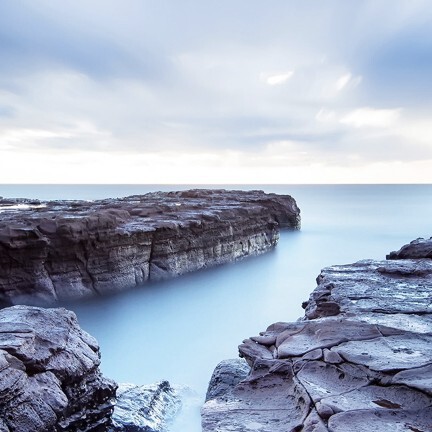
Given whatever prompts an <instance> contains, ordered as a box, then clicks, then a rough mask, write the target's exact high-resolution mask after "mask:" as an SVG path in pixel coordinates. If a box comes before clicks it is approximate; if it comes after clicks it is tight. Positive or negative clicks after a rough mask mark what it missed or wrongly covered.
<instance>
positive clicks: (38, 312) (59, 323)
mask: <svg viewBox="0 0 432 432" xmlns="http://www.w3.org/2000/svg"><path fill="white" fill-rule="evenodd" d="M99 357H100V356H99V347H98V345H97V342H96V341H95V339H93V338H92V337H91V336H90V335H88V334H87V333H85V332H84V331H83V330H81V329H80V327H79V326H78V323H77V320H76V316H75V314H74V313H73V312H70V311H67V310H66V309H62V308H59V309H42V308H36V307H30V306H14V307H11V308H6V309H2V310H0V430H1V431H11V432H12V431H20V432H46V431H78V430H79V431H96V430H100V431H102V430H106V428H107V427H108V425H109V424H110V421H111V413H112V411H113V405H114V397H115V390H116V387H117V386H116V384H115V383H114V382H112V381H110V380H108V379H106V378H104V377H103V376H102V375H101V373H100V371H99V368H98V366H99V363H100V360H99Z"/></svg>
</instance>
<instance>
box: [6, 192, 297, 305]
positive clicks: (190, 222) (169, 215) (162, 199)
mask: <svg viewBox="0 0 432 432" xmlns="http://www.w3.org/2000/svg"><path fill="white" fill-rule="evenodd" d="M299 227H300V211H299V209H298V207H297V205H296V203H295V201H294V199H293V198H292V197H290V196H288V195H286V196H280V195H275V194H265V193H263V192H261V191H251V192H242V191H225V190H190V191H184V192H170V193H162V192H157V193H150V194H146V195H142V196H131V197H127V198H122V199H107V200H102V201H93V202H84V201H51V202H46V203H41V202H35V201H28V200H0V302H2V303H3V304H4V305H11V304H18V303H28V304H49V303H55V302H57V301H61V300H67V299H79V298H83V297H88V296H92V295H98V294H105V293H110V292H115V291H119V290H123V289H128V288H132V287H134V286H136V285H139V284H142V283H144V282H147V281H150V280H160V279H165V278H170V277H174V276H177V275H180V274H184V273H187V272H191V271H194V270H198V269H201V268H204V267H208V266H214V265H218V264H222V263H226V262H230V261H235V260H237V259H241V258H243V257H245V256H248V255H256V254H260V253H263V252H265V251H267V250H269V249H271V248H273V247H274V246H275V245H276V243H277V241H278V239H279V228H290V229H299Z"/></svg>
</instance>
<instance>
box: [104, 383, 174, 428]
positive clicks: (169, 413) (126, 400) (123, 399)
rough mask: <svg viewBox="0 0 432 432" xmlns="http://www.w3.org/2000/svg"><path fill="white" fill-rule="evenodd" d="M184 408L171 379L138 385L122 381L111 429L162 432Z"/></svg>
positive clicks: (118, 390)
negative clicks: (169, 380) (171, 384)
mask: <svg viewBox="0 0 432 432" xmlns="http://www.w3.org/2000/svg"><path fill="white" fill-rule="evenodd" d="M180 408H181V401H180V396H179V395H178V393H177V391H176V390H174V389H173V388H172V387H171V386H170V384H169V383H168V381H162V382H160V383H157V384H152V385H145V386H137V385H134V384H119V387H118V389H117V402H116V405H115V408H114V413H113V416H112V419H113V425H112V426H111V427H110V429H109V431H110V432H162V431H165V430H167V427H168V424H169V422H170V421H171V420H172V419H173V418H174V417H175V415H176V414H177V412H178V411H179V409H180Z"/></svg>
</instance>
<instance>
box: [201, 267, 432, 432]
mask: <svg viewBox="0 0 432 432" xmlns="http://www.w3.org/2000/svg"><path fill="white" fill-rule="evenodd" d="M317 282H318V286H317V288H316V289H315V291H313V293H312V294H311V296H310V299H309V301H308V302H305V304H304V307H305V309H306V310H305V317H304V319H302V320H301V321H297V322H294V323H276V324H273V325H271V326H270V327H268V329H267V330H266V331H265V332H263V333H261V334H260V335H259V336H256V337H251V338H250V339H247V340H245V341H244V342H243V344H242V345H240V347H239V350H240V355H241V356H242V357H244V358H245V359H246V360H247V362H248V364H249V365H250V367H251V370H250V372H249V374H248V376H247V377H246V378H245V379H243V380H241V381H240V382H236V380H235V379H233V382H234V384H233V385H229V386H227V388H226V390H225V391H224V392H222V393H220V392H219V393H218V394H216V396H214V397H213V396H211V397H210V398H209V400H208V401H207V402H206V404H205V405H204V407H203V409H202V423H203V430H204V431H205V432H207V431H208V432H210V431H218V432H225V431H227V432H228V431H230V432H234V431H242V432H248V431H255V432H256V431H259V432H279V431H280V432H282V431H283V432H287V431H292V432H294V431H296V432H300V431H303V432H328V431H330V432H363V431H369V430H379V431H380V432H394V431H408V432H427V431H431V430H432V315H431V313H432V304H431V296H432V260H430V259H413V260H408V259H403V260H398V261H372V260H365V261H360V262H358V263H355V264H352V265H344V266H332V267H329V268H326V269H324V270H322V272H321V274H320V275H319V276H318V279H317ZM225 370H226V368H225ZM232 375H233V376H234V375H235V374H232ZM224 380H225V382H229V381H230V380H229V379H227V378H226V377H225V378H224ZM209 393H210V394H212V390H211V389H210V391H209Z"/></svg>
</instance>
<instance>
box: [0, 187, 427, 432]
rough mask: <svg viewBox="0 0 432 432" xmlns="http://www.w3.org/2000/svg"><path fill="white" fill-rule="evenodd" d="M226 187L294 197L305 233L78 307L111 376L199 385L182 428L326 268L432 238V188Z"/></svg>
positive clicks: (83, 195)
mask: <svg viewBox="0 0 432 432" xmlns="http://www.w3.org/2000/svg"><path fill="white" fill-rule="evenodd" d="M189 187H192V186H167V185H164V186H158V185H91V186H85V185H68V186H64V185H56V186H38V185H35V186H29V185H7V186H5V185H0V196H4V197H17V196H21V197H31V198H40V199H78V198H79V199H97V198H106V197H119V196H127V195H131V194H139V193H145V192H148V191H152V190H175V189H187V188H189ZM218 187H219V186H218ZM224 187H226V188H236V189H263V190H265V191H267V192H277V193H289V194H291V195H292V196H293V197H294V198H295V199H296V200H297V203H298V205H299V207H300V209H301V212H302V230H301V231H300V232H283V233H282V236H281V239H280V242H279V245H278V246H277V248H276V249H275V250H274V251H272V252H270V253H268V254H266V255H262V256H260V257H254V258H250V259H247V260H244V261H242V262H239V263H236V264H229V265H225V266H222V267H218V268H215V269H211V270H206V271H202V272H198V273H194V274H190V275H186V276H182V277H180V278H178V279H174V280H171V281H167V282H162V283H158V284H155V285H151V286H146V287H142V288H140V289H134V290H132V291H129V292H126V293H123V294H120V295H116V296H113V297H109V298H103V299H95V300H92V301H89V302H87V303H84V304H79V305H78V304H75V305H71V307H72V308H73V310H74V311H75V312H76V313H77V315H78V318H79V321H80V324H81V325H82V327H83V328H84V329H86V330H87V331H88V332H90V333H91V334H93V335H94V336H95V337H96V338H97V339H98V341H99V343H100V346H101V350H102V370H103V372H104V373H105V374H106V375H107V376H110V377H112V378H114V379H115V380H117V381H120V382H124V381H128V382H134V383H137V384H144V383H151V382H154V381H157V380H160V379H168V380H169V381H170V382H172V383H175V384H187V385H189V386H191V387H192V388H193V389H195V390H196V392H197V394H198V398H197V399H196V400H195V401H192V402H191V405H190V407H189V408H187V407H186V409H185V410H184V413H183V416H181V417H180V418H179V420H178V421H177V422H176V424H175V425H174V426H173V427H172V431H173V432H184V431H188V432H196V431H199V430H200V420H199V410H198V407H199V404H200V403H201V402H202V399H203V397H204V394H205V391H206V386H207V383H208V380H209V378H210V376H211V373H212V371H213V368H214V367H215V366H216V364H217V363H218V362H219V361H220V360H222V359H224V358H233V357H236V356H237V345H238V344H239V343H241V341H242V340H243V339H245V338H246V337H248V336H252V335H256V334H258V332H260V331H262V330H265V328H266V327H267V326H268V325H270V324H271V323H273V322H276V321H291V320H295V319H297V318H298V317H300V316H302V315H303V310H302V309H301V307H300V305H301V303H302V301H303V300H306V299H307V298H308V296H309V293H310V292H311V291H312V290H313V289H314V288H315V277H316V276H317V275H318V274H319V271H320V269H321V268H322V267H325V266H328V265H331V264H344V263H350V262H353V261H357V260H360V259H364V258H375V259H384V258H385V255H386V253H388V252H389V251H391V250H395V249H399V247H400V246H402V245H403V244H404V243H407V242H409V241H411V240H412V239H414V238H417V237H430V236H431V235H432V186H431V185H337V186H331V185H321V186H311V185H265V186H264V185H263V186H259V185H253V186H238V185H237V186H224Z"/></svg>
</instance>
